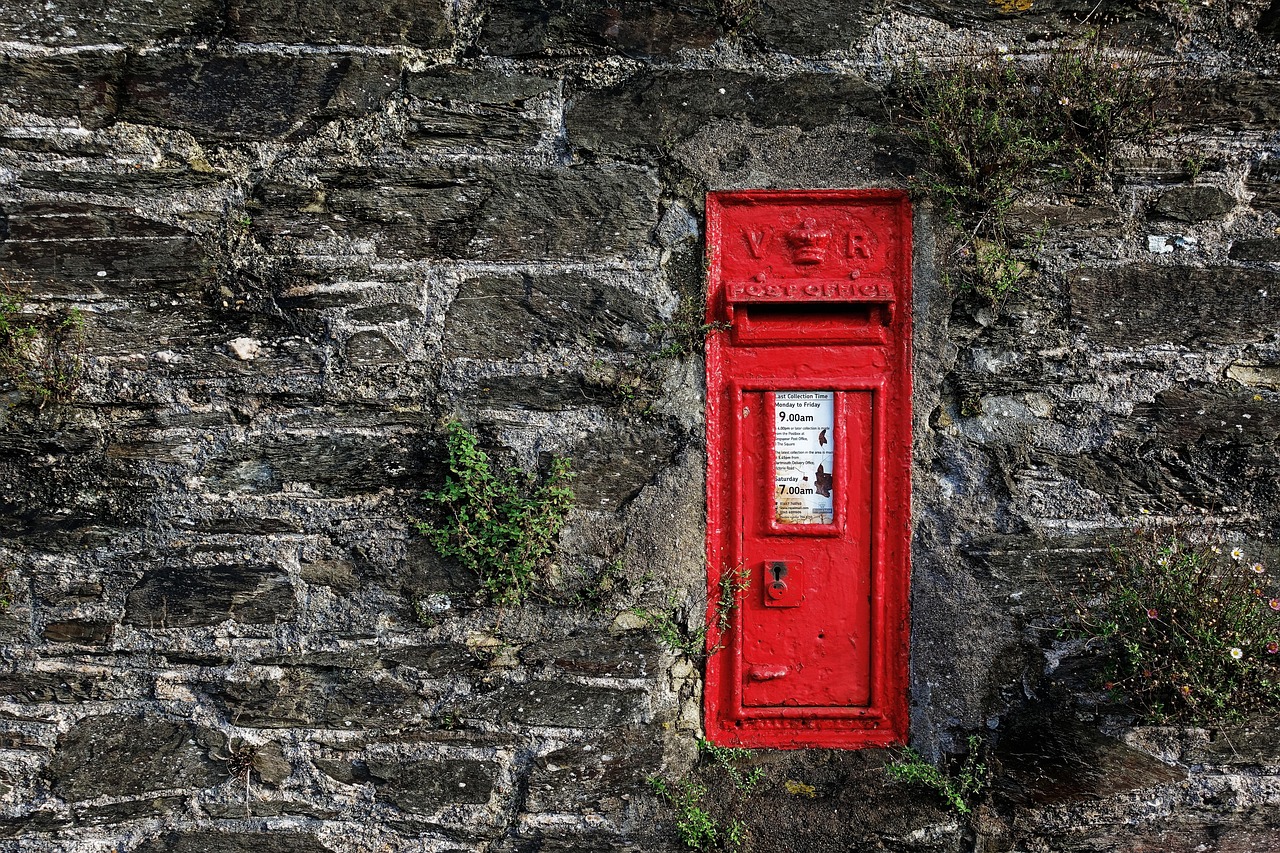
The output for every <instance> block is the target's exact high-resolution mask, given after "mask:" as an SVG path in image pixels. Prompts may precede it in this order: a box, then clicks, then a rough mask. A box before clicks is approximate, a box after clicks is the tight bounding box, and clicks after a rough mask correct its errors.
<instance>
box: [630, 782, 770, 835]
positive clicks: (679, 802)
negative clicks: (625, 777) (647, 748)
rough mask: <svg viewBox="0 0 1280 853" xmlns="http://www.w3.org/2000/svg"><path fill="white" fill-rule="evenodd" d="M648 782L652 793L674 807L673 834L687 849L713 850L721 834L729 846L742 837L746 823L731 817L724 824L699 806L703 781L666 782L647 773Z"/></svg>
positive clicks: (704, 795) (745, 833)
mask: <svg viewBox="0 0 1280 853" xmlns="http://www.w3.org/2000/svg"><path fill="white" fill-rule="evenodd" d="M648 782H649V787H650V788H652V789H653V791H654V793H656V794H657V795H658V796H659V797H661V798H662V799H663V800H666V802H667V803H668V804H669V805H670V806H671V807H672V808H673V809H674V810H675V813H676V834H677V835H678V836H679V837H680V842H681V843H682V844H684V846H685V847H687V848H689V849H690V850H697V851H700V853H706V851H710V850H715V849H716V848H717V847H718V846H719V841H720V839H721V838H723V839H724V840H725V842H727V844H728V845H729V846H730V847H731V848H737V847H739V846H741V845H742V842H743V841H745V840H746V835H747V827H746V825H745V824H744V823H742V822H741V821H738V820H733V821H730V822H729V825H728V826H727V827H724V826H722V825H721V824H720V822H719V821H718V820H716V819H715V817H713V816H712V814H711V813H710V812H709V811H707V809H706V808H705V807H704V806H703V804H702V801H703V798H704V797H706V795H707V787H706V786H705V785H702V784H700V783H698V782H695V781H693V780H692V779H681V780H680V781H678V782H668V781H667V780H665V779H661V778H659V777H657V776H650V777H649V779H648Z"/></svg>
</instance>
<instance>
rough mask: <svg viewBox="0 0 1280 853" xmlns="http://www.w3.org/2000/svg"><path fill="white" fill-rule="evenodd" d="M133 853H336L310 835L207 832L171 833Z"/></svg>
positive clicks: (137, 848) (280, 832)
mask: <svg viewBox="0 0 1280 853" xmlns="http://www.w3.org/2000/svg"><path fill="white" fill-rule="evenodd" d="M241 814H243V812H241ZM130 853H333V848H331V847H329V846H327V845H325V844H322V843H321V842H320V840H319V839H318V838H316V837H315V836H314V835H312V834H311V833H309V832H292V831H287V830H273V831H271V830H269V831H262V832H219V831H217V830H215V829H204V830H190V831H185V832H183V831H179V830H171V831H169V832H166V833H164V834H163V835H160V836H158V837H156V838H153V839H151V840H150V841H145V842H143V843H142V844H141V845H139V846H137V847H135V848H133V850H132V851H130Z"/></svg>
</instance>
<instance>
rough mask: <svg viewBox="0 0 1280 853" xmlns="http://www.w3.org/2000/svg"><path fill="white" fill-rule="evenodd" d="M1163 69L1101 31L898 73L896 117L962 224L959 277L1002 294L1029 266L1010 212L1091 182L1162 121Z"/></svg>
mask: <svg viewBox="0 0 1280 853" xmlns="http://www.w3.org/2000/svg"><path fill="white" fill-rule="evenodd" d="M1161 89H1162V84H1161V82H1160V81H1159V80H1157V79H1155V78H1152V77H1151V76H1149V75H1147V74H1146V73H1144V69H1143V68H1142V67H1141V64H1140V63H1139V61H1138V59H1137V58H1136V56H1134V55H1133V54H1128V53H1124V52H1117V51H1111V50H1107V49H1106V48H1105V47H1104V46H1103V45H1101V44H1100V43H1098V42H1097V41H1096V40H1089V41H1086V42H1083V43H1080V44H1076V45H1071V46H1067V47H1062V48H1058V49H1056V50H1052V51H1050V52H1049V53H1048V54H1047V55H1046V56H1044V57H1042V58H1040V59H1036V60H1028V61H1017V60H1015V58H1014V57H1013V56H1011V55H1008V54H992V55H988V56H985V57H981V58H979V59H977V60H976V61H974V62H969V63H965V64H963V65H960V66H958V67H956V68H948V69H945V70H940V69H931V70H925V69H923V68H922V67H921V66H920V65H919V64H916V65H914V66H913V67H911V68H910V69H908V70H907V71H905V72H904V73H902V74H901V75H899V78H898V80H897V85H896V90H897V92H898V94H899V103H898V104H897V105H896V108H895V109H894V110H893V113H894V119H895V123H896V124H897V126H898V127H899V129H900V130H901V131H902V132H903V134H904V135H905V137H906V139H907V142H908V144H909V145H910V147H911V148H912V149H913V150H914V151H915V153H916V158H917V168H916V173H915V175H914V176H913V178H912V183H913V186H914V188H915V190H916V192H917V193H919V194H921V195H923V196H925V197H927V198H929V199H930V200H931V201H933V202H934V203H935V204H936V205H937V206H938V207H939V209H940V210H941V212H942V213H943V215H944V217H945V218H946V219H947V221H949V222H950V223H951V224H952V225H953V226H954V227H955V228H956V230H957V231H958V232H959V233H960V234H962V235H963V237H962V239H961V246H960V249H959V251H958V252H957V253H956V255H955V257H954V260H953V265H954V267H955V271H956V273H957V275H956V276H954V277H950V278H951V280H952V281H953V282H955V283H957V284H960V285H961V286H963V287H965V288H967V289H970V290H972V291H974V292H976V293H978V294H979V295H981V296H983V297H985V298H986V299H987V300H988V301H990V302H991V303H993V304H999V303H1000V302H1002V301H1003V300H1004V299H1005V298H1006V297H1007V296H1008V295H1009V294H1010V293H1011V292H1013V291H1014V290H1015V289H1016V288H1017V286H1018V285H1019V284H1020V283H1021V282H1023V281H1024V280H1025V279H1026V278H1028V276H1029V275H1030V274H1031V267H1030V263H1029V259H1030V256H1031V255H1032V254H1034V250H1033V249H1030V248H1029V247H1026V246H1019V245H1017V243H1016V241H1015V240H1014V239H1013V237H1012V235H1011V234H1010V228H1009V225H1008V214H1009V212H1010V211H1011V210H1012V209H1013V208H1014V206H1015V205H1017V204H1018V203H1019V202H1021V201H1023V200H1025V199H1026V198H1027V197H1028V196H1030V195H1032V194H1035V193H1040V192H1045V191H1050V190H1072V189H1082V188H1086V187H1089V186H1092V185H1093V184H1094V183H1096V182H1097V181H1098V180H1099V179H1100V178H1101V177H1102V176H1104V175H1105V174H1106V172H1107V170H1108V169H1109V168H1110V166H1111V158H1112V154H1113V151H1114V149H1115V146H1116V144H1117V143H1119V142H1121V141H1123V140H1131V139H1139V138H1142V137H1143V136H1145V135H1147V134H1149V133H1150V132H1151V131H1152V130H1153V129H1154V128H1155V126H1156V104H1157V101H1158V100H1159V98H1160V95H1161Z"/></svg>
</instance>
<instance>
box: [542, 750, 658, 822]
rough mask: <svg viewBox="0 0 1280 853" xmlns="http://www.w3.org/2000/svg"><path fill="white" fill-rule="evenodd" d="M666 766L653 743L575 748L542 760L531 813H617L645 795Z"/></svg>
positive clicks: (549, 753) (544, 757)
mask: <svg viewBox="0 0 1280 853" xmlns="http://www.w3.org/2000/svg"><path fill="white" fill-rule="evenodd" d="M661 766H662V747H661V745H660V744H659V743H658V742H657V741H655V740H653V739H652V738H647V737H645V738H642V737H634V738H626V739H613V740H604V741H597V742H594V743H591V744H582V743H575V744H570V745H568V746H565V747H562V748H560V749H556V750H553V751H551V752H548V753H547V754H545V755H542V756H539V757H538V759H537V760H536V761H535V762H534V766H533V770H532V772H531V773H530V775H529V799H528V803H527V808H528V810H529V811H530V812H535V813H536V812H553V813H581V812H584V811H610V810H617V809H619V808H620V807H621V805H622V804H623V802H624V801H623V799H622V798H623V797H624V796H625V797H629V796H631V795H633V794H636V793H638V792H639V791H641V790H643V789H644V788H645V787H646V785H645V779H647V778H648V777H650V776H652V775H655V774H656V773H657V772H658V770H659V768H661Z"/></svg>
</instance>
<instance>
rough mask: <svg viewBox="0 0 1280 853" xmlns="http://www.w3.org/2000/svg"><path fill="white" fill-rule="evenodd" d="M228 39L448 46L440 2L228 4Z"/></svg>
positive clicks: (260, 0)
mask: <svg viewBox="0 0 1280 853" xmlns="http://www.w3.org/2000/svg"><path fill="white" fill-rule="evenodd" d="M227 22H228V32H227V36H228V37H229V38H231V39H233V40H235V41H242V42H250V43H261V42H284V43H286V44H351V45H369V46H374V45H404V46H409V47H415V48H418V49H421V50H434V49H437V48H442V47H447V46H449V44H450V43H451V42H452V35H451V33H450V31H449V25H448V20H447V17H446V15H445V11H444V4H443V3H441V2H440V0H422V2H415V0H392V2H385V0H348V2H343V0H322V2H308V3H304V4H299V3H295V2H290V0H231V2H230V3H229V4H228V8H227Z"/></svg>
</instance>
